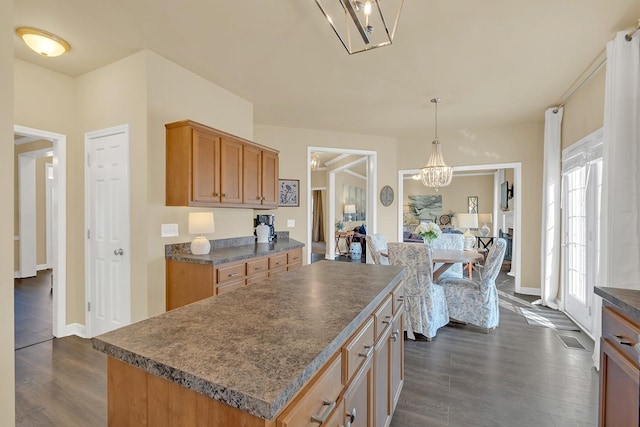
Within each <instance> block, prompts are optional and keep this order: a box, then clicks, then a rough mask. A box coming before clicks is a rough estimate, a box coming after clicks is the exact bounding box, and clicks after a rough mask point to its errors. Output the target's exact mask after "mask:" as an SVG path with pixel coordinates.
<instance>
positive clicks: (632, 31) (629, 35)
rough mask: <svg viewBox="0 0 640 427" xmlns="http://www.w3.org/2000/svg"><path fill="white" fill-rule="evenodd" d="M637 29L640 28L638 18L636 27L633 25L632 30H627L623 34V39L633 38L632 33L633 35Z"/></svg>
mask: <svg viewBox="0 0 640 427" xmlns="http://www.w3.org/2000/svg"><path fill="white" fill-rule="evenodd" d="M638 30H640V19H638V24H637V25H636V27H635V28H634V29H633V30H631V31H629V32H628V33H627V35H626V36H624V39H625V40H626V41H628V42H630V41H631V39H632V38H633V35H634V34H635V33H636V31H638Z"/></svg>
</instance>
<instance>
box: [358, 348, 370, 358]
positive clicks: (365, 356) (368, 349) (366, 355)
mask: <svg viewBox="0 0 640 427" xmlns="http://www.w3.org/2000/svg"><path fill="white" fill-rule="evenodd" d="M364 348H365V350H367V352H366V353H363V352H360V353H358V356H360V357H364V358H365V359H367V358H369V356H371V353H372V352H373V346H372V345H365V346H364Z"/></svg>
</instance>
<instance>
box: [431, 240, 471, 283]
mask: <svg viewBox="0 0 640 427" xmlns="http://www.w3.org/2000/svg"><path fill="white" fill-rule="evenodd" d="M430 244H431V247H432V248H433V249H456V250H460V251H462V250H464V235H462V234H458V233H442V234H441V235H440V236H438V238H437V239H435V240H432V241H431V243H430ZM441 265H442V263H437V264H436V265H435V266H434V267H433V269H434V270H437V269H438V268H440V266H441ZM462 273H463V271H462V263H459V262H458V263H456V264H453V265H452V266H451V267H449V269H448V270H447V271H445V272H444V273H442V276H440V278H439V279H438V281H440V280H442V279H446V278H451V277H453V278H458V279H462V277H463V274H462Z"/></svg>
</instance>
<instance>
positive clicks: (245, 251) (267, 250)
mask: <svg viewBox="0 0 640 427" xmlns="http://www.w3.org/2000/svg"><path fill="white" fill-rule="evenodd" d="M228 240H231V239H228ZM235 240H236V241H235V242H232V243H235V244H237V245H234V246H225V247H215V246H214V245H215V244H216V243H217V242H218V241H215V240H214V241H212V247H211V252H210V253H208V254H207V255H193V254H192V253H191V251H190V249H189V243H182V244H174V245H167V248H166V249H165V259H167V260H170V261H181V262H188V263H193V264H208V265H218V264H225V263H228V262H233V261H241V260H244V259H249V258H255V257H259V256H265V255H273V254H275V253H278V252H286V251H289V250H291V249H297V248H302V247H304V243H301V242H298V241H297V240H293V239H289V238H279V239H277V240H274V241H273V242H271V243H255V242H253V241H252V240H253V237H249V238H248V240H249V241H250V243H247V238H245V239H244V240H240V241H238V239H235ZM238 243H239V244H238Z"/></svg>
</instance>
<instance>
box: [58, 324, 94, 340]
mask: <svg viewBox="0 0 640 427" xmlns="http://www.w3.org/2000/svg"><path fill="white" fill-rule="evenodd" d="M69 335H77V336H79V337H80V338H89V337H88V336H87V328H86V326H85V325H81V324H80V323H71V324H69V325H66V327H65V328H64V330H63V333H62V335H57V336H56V338H62V337H66V336H69Z"/></svg>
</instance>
